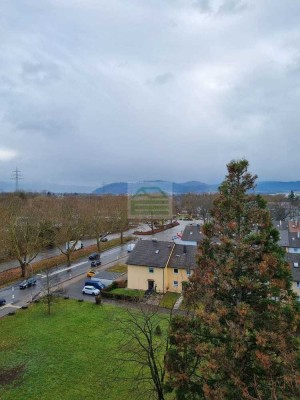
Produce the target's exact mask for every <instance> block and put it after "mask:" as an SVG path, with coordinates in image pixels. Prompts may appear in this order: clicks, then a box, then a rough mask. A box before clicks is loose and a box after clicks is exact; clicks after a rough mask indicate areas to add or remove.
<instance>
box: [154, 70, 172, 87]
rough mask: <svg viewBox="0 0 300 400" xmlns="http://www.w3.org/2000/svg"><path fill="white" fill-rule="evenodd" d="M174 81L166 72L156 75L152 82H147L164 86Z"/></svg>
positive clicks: (169, 73)
mask: <svg viewBox="0 0 300 400" xmlns="http://www.w3.org/2000/svg"><path fill="white" fill-rule="evenodd" d="M173 79H174V75H173V74H171V72H166V73H164V74H160V75H157V76H156V77H155V78H154V79H153V80H150V81H148V82H150V83H152V84H154V85H165V84H166V83H169V82H170V81H172V80H173Z"/></svg>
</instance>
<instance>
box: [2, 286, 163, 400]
mask: <svg viewBox="0 0 300 400" xmlns="http://www.w3.org/2000/svg"><path fill="white" fill-rule="evenodd" d="M123 290H124V289H123ZM44 307H45V306H44V305H43V304H41V303H39V304H34V305H32V306H30V308H29V309H28V310H20V311H18V312H17V313H16V315H15V316H10V317H5V318H3V319H1V320H0V331H1V335H0V393H1V396H0V397H1V400H40V399H43V400H50V399H51V400H53V399H55V400H56V399H64V400H69V399H70V400H82V399H95V400H96V399H100V398H101V399H109V400H125V399H131V398H133V397H132V396H133V394H132V393H131V392H130V390H131V386H132V382H130V381H126V380H125V379H122V377H123V378H124V377H132V371H133V368H132V365H130V364H129V363H124V364H123V366H122V368H121V369H120V368H118V367H117V366H116V363H115V359H114V357H115V355H116V354H118V351H117V350H116V349H117V348H118V346H119V343H120V341H121V340H122V338H123V336H124V333H123V332H122V331H121V330H120V325H122V319H124V318H125V317H126V310H125V309H123V308H121V307H113V306H110V305H102V306H96V305H95V304H94V303H88V302H83V303H79V302H77V301H75V300H74V301H73V300H63V299H61V300H60V301H59V302H58V303H57V304H55V305H54V306H53V312H54V313H53V315H50V316H47V315H46V314H45V309H44ZM160 326H161V328H163V326H164V316H163V315H162V324H161V325H160ZM117 371H119V372H120V373H121V376H119V379H120V378H121V380H118V379H117V376H116V375H117ZM140 398H141V397H140Z"/></svg>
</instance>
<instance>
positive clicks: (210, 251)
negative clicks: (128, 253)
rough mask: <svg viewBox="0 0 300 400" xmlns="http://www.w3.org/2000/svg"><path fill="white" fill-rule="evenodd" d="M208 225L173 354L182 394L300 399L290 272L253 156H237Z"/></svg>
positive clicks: (174, 379) (173, 375) (226, 399)
mask: <svg viewBox="0 0 300 400" xmlns="http://www.w3.org/2000/svg"><path fill="white" fill-rule="evenodd" d="M227 168H228V174H227V176H226V179H225V180H224V182H223V183H222V184H221V186H220V188H219V196H218V198H217V199H216V201H215V202H214V208H213V211H212V222H211V223H209V224H206V225H204V226H203V233H204V234H205V239H204V240H203V242H202V243H201V245H200V246H199V256H198V257H199V258H198V268H197V269H196V271H195V274H194V275H193V277H192V278H191V279H190V283H189V284H188V285H187V287H186V289H185V291H184V297H185V301H186V304H187V305H188V307H189V308H190V310H193V312H192V313H191V314H189V315H188V316H179V317H176V318H174V319H173V323H172V329H171V333H170V338H171V343H172V348H171V350H170V351H169V352H168V354H167V357H166V364H167V369H168V371H169V376H170V379H169V385H170V388H172V389H173V390H175V392H176V395H177V399H210V400H217V399H218V400H240V399H247V400H258V399H260V400H275V399H276V400H283V399H289V400H291V399H299V398H300V392H299V378H300V375H299V359H298V354H299V353H298V347H297V330H298V328H299V312H298V305H297V302H296V297H295V295H294V293H293V292H292V289H291V274H290V270H289V266H288V264H287V263H286V262H285V259H284V252H283V250H282V249H281V248H280V247H279V245H278V244H277V242H278V240H279V233H278V231H277V230H276V229H274V228H273V226H272V222H271V219H270V216H269V212H268V211H267V209H266V203H265V201H264V200H263V199H262V198H261V197H260V196H259V195H256V194H255V193H254V191H253V189H254V187H255V179H256V176H252V175H251V174H249V173H248V162H247V161H246V160H239V161H232V162H230V163H229V164H228V165H227Z"/></svg>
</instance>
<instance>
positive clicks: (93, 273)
mask: <svg viewBox="0 0 300 400" xmlns="http://www.w3.org/2000/svg"><path fill="white" fill-rule="evenodd" d="M94 275H96V272H95V271H89V272H88V273H87V274H86V276H87V277H88V278H91V277H92V276H94Z"/></svg>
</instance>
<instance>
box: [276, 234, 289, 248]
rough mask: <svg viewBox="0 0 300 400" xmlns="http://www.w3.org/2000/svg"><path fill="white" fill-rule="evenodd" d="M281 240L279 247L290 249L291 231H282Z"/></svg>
mask: <svg viewBox="0 0 300 400" xmlns="http://www.w3.org/2000/svg"><path fill="white" fill-rule="evenodd" d="M279 234H280V239H279V241H278V244H279V246H282V247H289V231H288V230H280V231H279Z"/></svg>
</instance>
